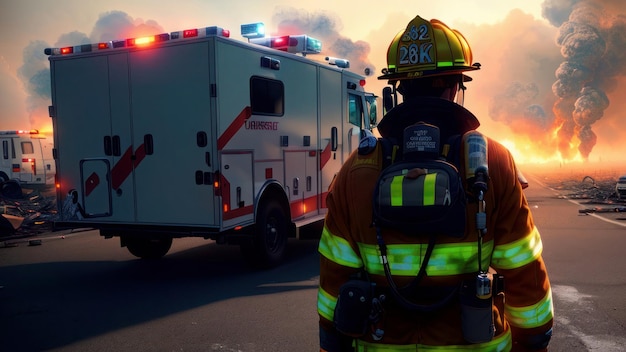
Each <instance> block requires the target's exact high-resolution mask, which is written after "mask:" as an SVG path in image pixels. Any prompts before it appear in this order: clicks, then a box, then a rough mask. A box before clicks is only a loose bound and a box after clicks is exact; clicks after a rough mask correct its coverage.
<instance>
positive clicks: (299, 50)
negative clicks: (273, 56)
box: [250, 34, 322, 55]
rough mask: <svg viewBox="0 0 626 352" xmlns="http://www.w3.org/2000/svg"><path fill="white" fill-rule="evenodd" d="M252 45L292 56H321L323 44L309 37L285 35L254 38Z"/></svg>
mask: <svg viewBox="0 0 626 352" xmlns="http://www.w3.org/2000/svg"><path fill="white" fill-rule="evenodd" d="M250 43H254V44H258V45H262V46H266V47H268V48H273V49H276V50H281V51H286V52H288V53H292V54H302V55H306V54H319V53H320V52H322V42H321V41H319V40H317V39H315V38H311V37H309V36H308V35H305V34H300V35H284V36H278V37H267V38H252V39H250Z"/></svg>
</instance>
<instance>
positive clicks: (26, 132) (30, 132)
mask: <svg viewBox="0 0 626 352" xmlns="http://www.w3.org/2000/svg"><path fill="white" fill-rule="evenodd" d="M0 134H39V130H30V131H26V130H11V131H0Z"/></svg>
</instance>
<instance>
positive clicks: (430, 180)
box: [424, 174, 437, 205]
mask: <svg viewBox="0 0 626 352" xmlns="http://www.w3.org/2000/svg"><path fill="white" fill-rule="evenodd" d="M436 182H437V174H427V175H426V176H425V177H424V205H434V204H435V184H436Z"/></svg>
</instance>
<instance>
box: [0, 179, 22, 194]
mask: <svg viewBox="0 0 626 352" xmlns="http://www.w3.org/2000/svg"><path fill="white" fill-rule="evenodd" d="M0 193H2V196H3V197H7V198H10V199H22V198H23V197H24V195H23V194H22V186H20V183H19V181H17V180H8V181H5V182H2V184H0Z"/></svg>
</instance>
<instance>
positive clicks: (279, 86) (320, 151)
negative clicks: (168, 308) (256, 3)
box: [46, 25, 376, 266]
mask: <svg viewBox="0 0 626 352" xmlns="http://www.w3.org/2000/svg"><path fill="white" fill-rule="evenodd" d="M259 32H260V31H258V30H257V26H256V25H246V26H242V35H243V36H244V37H245V38H248V41H243V40H235V39H233V38H230V32H229V31H227V30H224V29H222V28H220V27H206V28H199V29H191V30H184V31H177V32H171V33H165V34H160V35H155V36H150V37H142V38H131V39H125V40H119V41H111V42H105V43H96V44H87V45H80V46H74V47H66V48H49V49H46V54H47V55H49V61H50V69H51V83H52V105H51V106H50V107H49V111H50V116H51V117H52V120H53V127H54V141H55V155H56V171H57V189H58V191H57V195H58V209H59V210H60V214H59V215H60V218H59V220H58V221H57V222H55V226H56V228H59V229H60V228H77V227H80V228H85V227H92V228H97V229H99V230H100V234H101V235H102V236H104V237H106V238H110V237H120V239H121V245H122V246H126V247H127V248H128V250H129V251H130V252H131V253H132V254H133V255H135V256H138V257H140V258H158V257H161V256H163V255H165V254H166V253H167V252H168V250H169V248H170V246H171V243H172V239H173V238H177V237H187V236H196V237H204V238H206V239H213V240H216V241H217V242H218V243H230V244H239V245H240V246H241V249H242V253H243V254H244V255H245V257H246V258H247V259H248V260H249V261H250V262H251V263H254V264H257V265H260V266H272V265H276V264H278V263H279V262H280V261H281V259H282V258H283V255H284V253H285V250H286V244H287V238H288V237H296V236H297V234H298V229H299V228H301V227H302V226H304V225H307V224H311V223H313V222H319V221H321V220H323V218H324V215H325V213H326V202H325V199H326V194H327V190H328V187H329V185H330V183H331V181H332V179H333V177H334V175H335V174H336V173H337V171H338V170H339V168H340V166H341V165H342V163H343V162H344V160H346V158H347V157H348V155H349V154H350V152H351V151H353V150H354V149H356V148H357V147H358V143H359V140H360V138H361V137H362V136H363V135H364V134H365V133H368V131H370V130H371V129H372V128H373V127H374V126H375V124H376V96H374V95H373V94H371V93H367V92H365V91H364V88H363V87H364V85H365V77H363V76H361V75H357V74H355V73H353V72H350V71H348V70H347V69H346V68H345V67H347V66H348V65H346V64H345V62H344V61H342V60H331V61H332V62H329V61H325V60H324V59H322V60H319V61H317V60H312V59H310V58H311V57H313V56H314V55H315V54H317V53H319V52H320V51H321V43H320V42H319V41H318V40H316V39H314V38H311V37H309V36H307V35H292V36H281V37H271V38H267V37H263V36H262V35H259ZM337 61H339V62H341V63H342V64H341V65H339V64H337ZM329 63H334V65H331V64H329Z"/></svg>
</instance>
